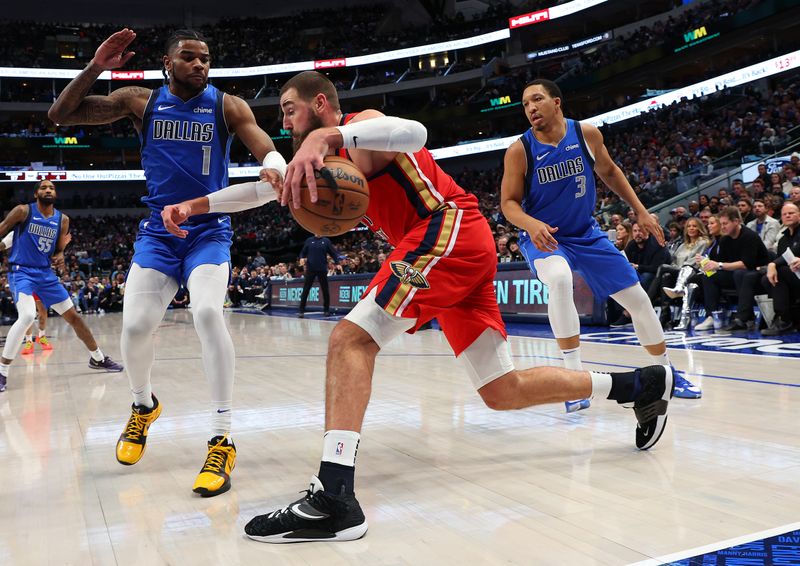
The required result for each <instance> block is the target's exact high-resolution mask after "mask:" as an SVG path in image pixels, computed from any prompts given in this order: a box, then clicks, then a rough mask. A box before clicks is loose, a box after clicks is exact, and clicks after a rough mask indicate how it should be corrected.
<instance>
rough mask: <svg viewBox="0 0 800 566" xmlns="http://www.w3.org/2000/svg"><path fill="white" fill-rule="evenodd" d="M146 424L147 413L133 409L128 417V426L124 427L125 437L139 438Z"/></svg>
mask: <svg viewBox="0 0 800 566" xmlns="http://www.w3.org/2000/svg"><path fill="white" fill-rule="evenodd" d="M145 426H147V415H143V414H141V413H138V412H136V411H134V412H133V413H131V418H130V419H128V426H126V427H125V437H126V438H128V439H130V440H139V437H140V436H141V435H142V433H143V432H144V427H145Z"/></svg>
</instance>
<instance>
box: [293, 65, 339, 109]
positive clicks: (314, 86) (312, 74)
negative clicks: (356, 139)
mask: <svg viewBox="0 0 800 566" xmlns="http://www.w3.org/2000/svg"><path fill="white" fill-rule="evenodd" d="M290 88H293V89H295V90H296V91H297V95H298V96H299V97H300V98H301V99H303V100H305V101H308V100H311V99H312V98H314V97H315V96H317V95H318V94H320V93H322V94H324V95H325V97H326V98H327V99H328V102H329V103H330V105H331V107H332V108H334V109H335V110H339V94H338V93H337V92H336V87H335V86H334V84H333V83H332V82H331V80H330V79H329V78H328V77H326V76H325V75H323V74H322V73H318V72H317V71H303V72H302V73H298V74H296V75H295V76H293V77H292V78H291V79H289V80H288V81H286V82H285V83H284V84H283V86H282V87H281V92H280V94H279V96H283V95H284V94H285V93H286V91H287V90H289V89H290Z"/></svg>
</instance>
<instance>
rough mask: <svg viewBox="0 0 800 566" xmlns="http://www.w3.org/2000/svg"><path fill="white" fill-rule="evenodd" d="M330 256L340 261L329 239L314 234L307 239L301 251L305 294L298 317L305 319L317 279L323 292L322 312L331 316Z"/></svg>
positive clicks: (301, 297)
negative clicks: (308, 302)
mask: <svg viewBox="0 0 800 566" xmlns="http://www.w3.org/2000/svg"><path fill="white" fill-rule="evenodd" d="M328 256H330V257H331V259H333V260H334V261H336V260H338V259H339V252H338V251H336V248H334V247H333V244H331V241H330V239H329V238H326V237H324V236H320V235H319V234H314V235H313V236H311V237H309V238H308V239H306V243H305V244H303V249H302V250H301V251H300V264H301V265H304V266H305V281H304V283H303V292H302V294H301V295H300V312H298V313H297V316H298V317H300V318H303V317H304V316H305V312H306V301H308V294H309V292H310V291H311V286H312V285H313V284H314V280H315V279H319V287H320V289H321V290H322V310H323V315H324V316H329V315H330V307H331V296H330V290H329V288H328V269H327V265H328V260H327V258H328Z"/></svg>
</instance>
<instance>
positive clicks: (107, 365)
mask: <svg viewBox="0 0 800 566" xmlns="http://www.w3.org/2000/svg"><path fill="white" fill-rule="evenodd" d="M34 196H35V198H36V200H35V201H34V202H32V203H30V204H20V205H18V206H16V207H14V208H13V209H12V210H11V212H9V213H8V216H6V217H5V219H4V220H3V221H2V222H0V238H4V237H5V236H6V235H7V234H8V233H9V232H10V231H11V230H13V231H14V247H13V248H12V250H11V253H10V254H9V257H8V283H9V285H10V286H11V292H12V293H13V294H14V302H15V303H16V305H17V313H18V318H17V321H16V322H15V323H14V325H13V326H12V327H11V329H10V330H9V331H8V336H6V344H5V347H4V348H3V355H2V358H0V391H5V389H6V381H7V378H8V366H9V365H10V364H11V362H12V361H13V360H14V358H16V357H17V354H19V350H20V348H21V347H22V337H23V336H24V335H25V332H26V331H27V329H28V327H29V326H30V325H31V323H32V322H33V319H34V318H35V317H36V303H35V300H34V298H33V296H34V293H35V294H36V295H38V296H39V298H40V299H41V300H42V303H44V305H45V307H47V308H52V309H53V310H54V311H56V312H57V313H58V314H60V315H61V316H62V317H64V320H65V321H66V322H67V323H68V324H69V325H70V326H72V328H73V329H74V330H75V333H76V334H77V335H78V338H80V339H81V341H82V342H83V343H84V344H85V345H86V347H87V348H88V349H89V352H90V353H91V358H89V367H90V368H92V369H101V370H106V371H122V366H121V365H119V364H118V363H116V362H115V361H113V360H112V359H111V358H109V357H108V356H104V355H103V353H102V352H101V351H100V348H98V347H97V342H95V340H94V336H92V332H91V331H90V330H89V328H88V327H87V326H86V323H85V322H83V318H81V316H80V315H79V314H78V313H77V312H76V311H75V307H74V306H73V304H72V299H70V297H69V294H68V293H67V290H66V289H65V288H64V286H63V285H62V284H61V282H60V281H59V280H58V277H57V276H56V274H55V273H54V272H53V270H52V269H51V267H50V264H51V263H55V264H56V265H57V266H63V264H64V248H65V247H66V245H67V243H69V218H68V217H67V216H65V215H63V214H62V213H61V212H60V211H59V210H56V208H55V206H54V203H55V201H56V187H55V185H54V184H53V183H52V182H51V181H39V182H38V183H36V185H34Z"/></svg>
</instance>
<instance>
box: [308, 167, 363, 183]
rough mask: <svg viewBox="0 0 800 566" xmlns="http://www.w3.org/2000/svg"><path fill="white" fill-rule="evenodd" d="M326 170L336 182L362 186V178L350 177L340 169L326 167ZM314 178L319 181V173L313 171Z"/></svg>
mask: <svg viewBox="0 0 800 566" xmlns="http://www.w3.org/2000/svg"><path fill="white" fill-rule="evenodd" d="M328 170H329V171H330V172H331V175H333V178H334V179H336V180H337V181H349V182H350V183H353V184H354V185H358V186H359V187H363V186H364V177H359V176H358V175H350V174H349V173H348V172H347V171H345V170H344V169H342V168H341V167H330V166H329V167H328ZM314 177H316V178H317V179H321V178H322V176H321V175H320V173H319V171H314Z"/></svg>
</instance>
